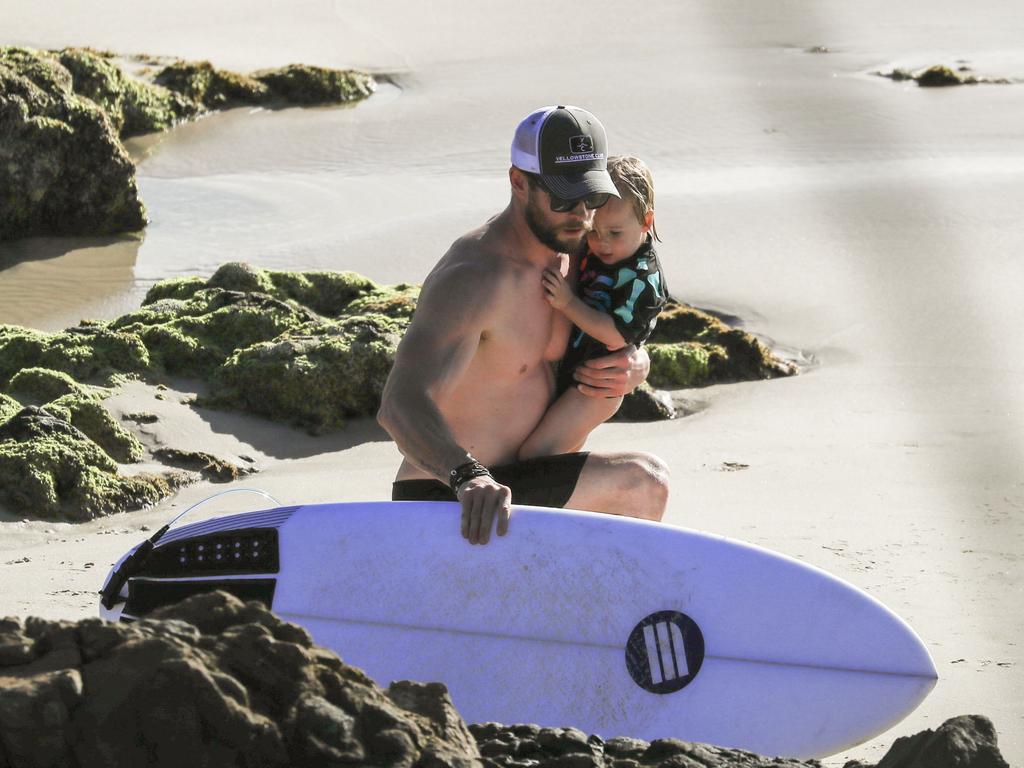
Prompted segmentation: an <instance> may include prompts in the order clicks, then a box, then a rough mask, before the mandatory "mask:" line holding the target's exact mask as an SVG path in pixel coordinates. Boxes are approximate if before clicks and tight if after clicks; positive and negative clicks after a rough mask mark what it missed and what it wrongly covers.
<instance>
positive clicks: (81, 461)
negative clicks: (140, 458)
mask: <svg viewBox="0 0 1024 768" xmlns="http://www.w3.org/2000/svg"><path fill="white" fill-rule="evenodd" d="M117 469H118V467H117V463H116V462H115V461H114V459H112V458H111V457H110V456H109V455H107V453H106V452H105V451H104V450H103V449H102V448H100V446H99V445H97V444H96V443H95V442H93V441H92V440H90V439H89V437H87V436H86V435H85V433H83V432H82V431H81V430H79V429H77V428H76V427H74V426H72V425H71V424H69V423H68V422H66V421H64V420H63V419H61V418H58V417H57V416H54V415H52V414H49V413H47V412H46V411H45V410H44V409H40V408H36V407H35V406H26V407H25V408H23V409H21V410H20V411H19V412H18V413H16V414H15V415H14V416H13V417H11V418H9V419H7V420H6V421H5V422H4V423H3V424H0V503H2V504H4V505H6V506H7V507H9V508H10V509H11V510H13V511H15V512H17V513H19V514H26V515H31V516H33V517H41V518H48V519H55V518H63V519H67V520H72V521H80V520H91V519H93V518H96V517H101V516H103V515H108V514H112V513H114V512H122V511H126V510H130V509H139V508H141V507H144V506H148V505H150V504H155V503H156V502H158V501H160V499H162V498H164V497H166V496H168V495H170V493H171V492H173V490H174V489H175V488H177V487H179V486H180V485H182V484H184V483H187V482H191V481H192V480H193V479H194V478H192V477H191V476H188V475H185V474H181V473H174V474H167V475H163V476H161V475H151V474H138V475H133V476H123V475H121V474H119V473H118V471H117Z"/></svg>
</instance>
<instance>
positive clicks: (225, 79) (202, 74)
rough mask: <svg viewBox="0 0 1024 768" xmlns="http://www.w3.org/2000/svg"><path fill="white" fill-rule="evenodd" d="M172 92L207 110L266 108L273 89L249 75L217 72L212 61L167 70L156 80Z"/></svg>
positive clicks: (223, 71) (181, 64)
mask: <svg viewBox="0 0 1024 768" xmlns="http://www.w3.org/2000/svg"><path fill="white" fill-rule="evenodd" d="M153 80H154V82H155V83H156V84H157V85H161V86H163V87H165V88H167V89H169V90H171V91H174V92H176V93H179V94H181V95H182V96H184V97H185V98H187V99H189V100H191V101H194V102H198V103H200V104H202V105H203V106H204V107H206V108H207V109H226V108H229V107H233V106H240V105H246V104H249V105H253V104H262V103H263V102H265V101H267V99H268V98H269V97H270V89H269V88H268V87H267V86H266V85H265V84H263V83H261V82H259V81H258V80H255V79H253V78H251V77H248V76H247V75H240V74H238V73H236V72H228V71H226V70H220V69H214V67H213V65H212V64H211V63H210V62H208V61H178V62H175V63H174V64H171V65H169V66H167V67H164V68H163V69H162V70H160V72H158V73H157V75H156V77H155V78H154V79H153Z"/></svg>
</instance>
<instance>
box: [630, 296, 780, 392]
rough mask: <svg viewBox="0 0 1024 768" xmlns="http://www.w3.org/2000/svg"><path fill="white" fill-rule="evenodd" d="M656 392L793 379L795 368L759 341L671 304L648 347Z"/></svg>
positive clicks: (686, 306) (683, 305)
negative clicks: (740, 382) (780, 378)
mask: <svg viewBox="0 0 1024 768" xmlns="http://www.w3.org/2000/svg"><path fill="white" fill-rule="evenodd" d="M647 350H648V354H650V356H651V373H650V376H649V377H648V381H649V382H650V384H651V385H652V386H655V387H702V386H706V385H708V384H718V383H722V382H730V381H756V380H757V379H771V378H776V377H778V376H790V375H792V374H794V373H796V372H797V369H796V366H794V365H792V364H790V363H787V362H785V361H783V360H781V359H779V358H778V357H776V356H775V355H773V354H772V351H771V350H770V349H769V348H768V347H766V346H765V345H764V344H762V343H761V342H760V341H759V340H758V339H757V338H756V337H754V336H753V335H752V334H749V333H747V332H745V331H742V330H740V329H738V328H731V327H730V326H728V325H726V324H725V322H723V321H722V320H720V319H718V318H717V317H714V316H713V315H711V314H708V313H707V312H702V311H701V310H699V309H696V308H695V307H691V306H688V305H686V304H682V303H680V302H677V301H669V303H668V304H667V305H666V307H665V309H664V310H662V313H661V315H659V317H658V325H657V327H656V328H655V329H654V333H653V334H652V335H651V337H650V339H649V340H648V344H647Z"/></svg>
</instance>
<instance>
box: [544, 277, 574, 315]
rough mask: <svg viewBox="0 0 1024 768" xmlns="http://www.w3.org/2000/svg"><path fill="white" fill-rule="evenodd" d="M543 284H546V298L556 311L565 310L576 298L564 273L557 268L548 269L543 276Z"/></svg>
mask: <svg viewBox="0 0 1024 768" xmlns="http://www.w3.org/2000/svg"><path fill="white" fill-rule="evenodd" d="M540 279H541V282H542V283H543V284H544V298H546V299H547V300H548V304H550V305H551V306H552V307H554V308H555V309H563V308H564V307H565V306H566V305H567V304H568V303H569V302H570V301H572V300H573V299H574V298H576V294H575V293H573V290H572V286H570V285H569V283H568V282H566V279H565V278H564V277H563V276H562V273H561V272H560V271H559V270H558V269H557V268H555V267H548V268H547V269H545V270H544V274H543V275H541V278H540Z"/></svg>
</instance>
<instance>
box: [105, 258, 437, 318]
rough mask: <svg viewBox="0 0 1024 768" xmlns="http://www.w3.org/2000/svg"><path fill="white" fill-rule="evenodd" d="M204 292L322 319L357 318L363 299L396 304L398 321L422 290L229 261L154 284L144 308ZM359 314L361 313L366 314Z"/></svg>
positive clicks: (351, 274)
mask: <svg viewBox="0 0 1024 768" xmlns="http://www.w3.org/2000/svg"><path fill="white" fill-rule="evenodd" d="M206 288H219V289H221V290H225V291H235V292H242V293H263V294H266V295H267V296H270V297H272V298H275V299H278V300H280V301H294V302H296V303H298V304H301V305H302V306H304V307H306V308H308V309H310V310H312V311H313V312H315V313H317V314H318V315H323V316H324V317H338V316H340V315H342V314H355V313H353V312H351V311H350V309H349V305H351V304H352V302H354V301H357V300H359V299H364V298H365V299H367V300H373V301H376V302H377V303H378V304H379V305H380V306H382V307H386V306H387V305H388V302H389V301H391V302H393V303H394V304H395V307H393V308H392V310H393V311H394V312H395V315H394V316H411V314H412V310H411V309H409V308H404V309H401V310H399V309H398V308H397V306H398V305H399V304H403V303H405V304H408V303H409V301H411V302H412V305H413V308H414V307H415V297H416V296H418V295H419V288H418V287H415V286H409V285H402V286H396V288H394V289H391V288H387V287H384V286H379V285H377V283H375V282H373V280H370V279H369V278H368V277H364V276H363V275H360V274H358V273H356V272H328V271H310V272H289V271H276V270H268V269H261V268H260V267H256V266H253V265H251V264H248V263H246V262H228V263H227V264H223V265H221V266H220V267H219V268H218V269H217V271H216V272H215V273H214V274H213V275H212V276H211V277H210V279H209V280H203V279H202V278H199V277H187V278H175V279H171V280H163V281H161V282H159V283H157V284H155V285H154V286H152V287H151V288H150V289H149V291H147V293H146V298H145V300H144V301H143V309H147V308H149V307H150V305H154V304H157V303H158V302H163V301H164V300H167V299H180V300H188V299H191V298H193V297H195V295H196V294H197V293H199V292H200V291H202V290H204V289H206ZM397 294H400V295H397ZM366 311H367V312H368V311H370V310H368V309H367V310H366ZM357 313H358V314H363V313H364V311H363V310H360V311H358V312H357ZM381 314H390V312H382V313H381ZM123 320H124V319H123V318H121V319H120V320H118V321H117V323H115V327H123V326H124V325H125V323H124V322H123Z"/></svg>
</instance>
